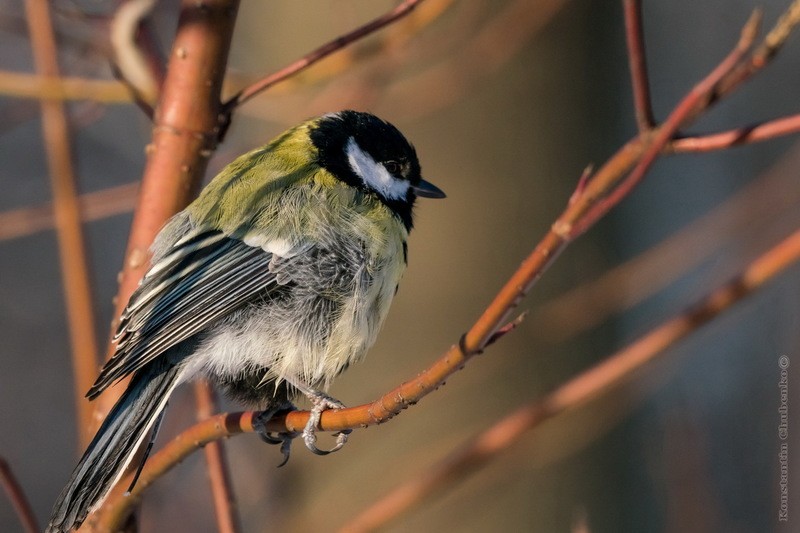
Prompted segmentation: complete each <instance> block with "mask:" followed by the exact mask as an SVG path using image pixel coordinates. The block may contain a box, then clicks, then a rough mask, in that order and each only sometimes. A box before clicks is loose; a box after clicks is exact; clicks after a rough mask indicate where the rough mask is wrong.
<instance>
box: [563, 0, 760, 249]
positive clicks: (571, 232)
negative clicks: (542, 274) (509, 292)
mask: <svg viewBox="0 0 800 533" xmlns="http://www.w3.org/2000/svg"><path fill="white" fill-rule="evenodd" d="M760 24H761V12H760V11H755V12H754V13H753V15H752V16H751V17H750V20H748V21H747V24H745V26H744V28H743V29H742V35H741V38H740V39H739V42H738V43H737V44H736V46H735V47H734V49H733V50H732V51H731V52H730V53H729V54H728V56H727V57H726V58H725V59H724V60H722V62H721V63H720V64H719V65H718V66H717V67H716V68H715V69H714V70H712V71H711V73H710V74H709V75H708V76H706V77H705V78H703V80H702V81H700V83H698V84H697V85H695V86H694V87H693V88H692V90H691V91H689V94H687V95H686V96H685V97H684V98H683V99H682V100H681V101H680V102H679V103H678V105H677V106H676V107H675V109H674V110H673V111H672V113H670V115H669V117H667V120H665V121H664V124H663V125H661V126H660V127H659V128H658V129H656V130H653V134H652V135H649V136H646V137H647V138H648V140H646V141H645V144H646V147H645V149H644V151H643V153H642V155H641V156H640V157H639V159H638V161H637V163H636V165H635V166H634V168H633V170H631V172H630V174H628V176H627V178H625V179H624V180H622V181H621V182H620V183H619V184H618V185H615V186H613V187H611V188H609V187H608V183H605V182H601V181H600V180H595V181H592V182H590V183H589V185H588V186H587V187H586V192H585V194H584V195H583V196H582V197H581V200H584V201H577V202H575V203H574V204H573V205H572V206H570V207H571V209H568V210H567V212H565V213H564V216H562V217H561V218H560V219H559V220H558V222H557V223H556V224H554V229H555V230H556V231H558V232H564V233H562V236H563V237H565V238H566V239H574V238H575V237H576V236H578V235H580V234H582V233H583V232H584V231H586V230H587V229H588V228H590V227H591V226H593V225H594V224H595V223H596V222H597V221H598V220H600V219H601V218H602V217H603V216H605V215H606V213H608V212H609V211H610V210H611V208H612V207H614V206H615V205H617V204H618V203H619V202H621V201H622V199H623V198H625V197H626V196H627V195H628V194H630V192H631V191H632V190H633V189H634V188H635V187H636V186H637V185H638V184H639V183H640V182H641V181H642V179H644V176H645V174H646V173H647V171H648V170H650V167H651V166H652V164H653V163H654V162H655V160H656V159H657V158H658V156H659V154H661V152H662V151H663V150H664V148H665V147H666V146H667V145H668V144H669V141H670V139H672V137H673V136H674V135H675V133H676V132H677V131H678V129H679V128H680V127H681V126H683V125H685V124H686V123H687V122H688V120H689V119H690V116H696V113H697V110H698V109H706V107H705V106H707V105H708V103H709V102H711V101H712V96H713V94H714V93H715V91H716V89H717V85H718V83H719V82H720V80H722V79H723V78H724V77H725V76H727V75H728V74H729V73H730V72H732V71H733V69H735V68H736V66H737V65H739V63H740V61H741V60H742V58H743V57H744V55H745V54H746V53H747V51H748V50H750V48H751V47H752V46H753V42H754V41H755V39H756V36H757V33H758V27H759V25H760ZM570 210H571V211H572V212H570ZM572 220H576V221H577V222H575V223H573V222H572Z"/></svg>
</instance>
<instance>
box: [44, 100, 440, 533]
mask: <svg viewBox="0 0 800 533" xmlns="http://www.w3.org/2000/svg"><path fill="white" fill-rule="evenodd" d="M418 196H421V197H427V198H444V196H445V195H444V193H443V192H442V191H441V190H439V189H438V188H437V187H435V186H434V185H432V184H430V183H429V182H427V181H425V180H423V179H422V177H421V175H420V165H419V162H418V160H417V156H416V152H415V150H414V147H413V146H412V145H411V144H410V143H409V142H408V141H407V140H406V139H405V137H404V136H403V135H402V134H401V133H400V132H399V131H398V130H397V129H396V128H395V127H394V126H392V125H391V124H389V123H388V122H384V121H383V120H381V119H379V118H377V117H375V116H373V115H371V114H368V113H360V112H356V111H341V112H338V113H331V114H328V115H324V116H322V117H318V118H314V119H311V120H308V121H306V122H304V123H302V124H300V125H299V126H296V127H295V128H292V129H290V130H288V131H287V132H285V133H283V134H282V135H280V136H279V137H277V138H276V139H274V140H273V141H272V142H270V143H269V144H267V145H266V146H264V147H263V148H259V149H257V150H254V151H252V152H250V153H248V154H245V155H243V156H241V157H239V158H238V159H237V160H235V161H234V162H233V163H231V164H229V165H228V166H227V167H226V168H225V169H223V170H222V172H220V174H219V175H217V177H215V178H214V180H213V181H211V183H210V184H209V185H208V186H207V187H206V188H205V189H204V190H203V191H202V193H201V194H200V196H199V197H198V198H197V199H196V200H195V201H194V202H193V203H192V204H191V205H189V206H188V207H187V208H186V209H184V210H183V211H181V212H180V213H178V214H177V215H175V216H174V217H172V219H170V220H169V221H168V222H167V224H166V225H165V226H164V228H163V229H162V230H161V232H160V233H159V234H158V236H157V237H156V240H155V242H154V244H153V247H152V254H153V255H152V263H151V267H150V270H149V271H148V272H147V273H146V274H145V276H144V278H143V280H142V282H141V284H140V286H139V288H138V289H137V290H136V292H135V293H134V294H133V295H132V296H131V299H130V301H129V302H128V305H127V307H126V309H125V311H124V312H123V314H122V317H121V318H120V323H119V328H118V330H117V333H116V336H115V339H114V341H115V343H116V351H115V354H114V356H113V357H112V358H111V359H110V360H109V361H108V362H107V363H106V365H105V366H104V367H103V369H102V371H101V373H100V376H99V377H98V378H97V381H96V382H95V384H94V385H93V386H92V388H91V389H90V390H89V392H88V393H87V397H89V398H90V399H93V398H95V397H97V396H98V395H99V394H100V393H101V392H103V391H104V390H105V389H106V388H108V387H109V386H110V385H112V384H113V383H115V382H116V381H118V380H120V379H122V378H124V377H126V376H129V375H130V376H132V378H131V381H130V384H129V385H128V387H127V390H126V391H125V392H124V394H123V395H122V397H121V398H120V399H119V401H118V402H117V403H116V405H115V406H114V408H113V409H112V410H111V412H110V413H109V414H108V417H107V418H106V419H105V421H104V422H103V424H102V426H101V427H100V429H99V430H98V432H97V435H95V437H94V439H93V440H92V442H91V444H89V447H88V449H87V450H86V452H85V453H84V455H83V457H82V458H81V460H80V462H79V463H78V466H77V467H76V468H75V470H74V471H73V473H72V477H71V478H70V480H69V483H68V484H67V486H66V487H65V488H64V490H63V491H62V492H61V495H60V496H59V498H58V501H57V502H56V504H55V506H54V508H53V512H52V515H51V518H50V523H49V526H48V528H47V531H48V532H50V533H55V532H65V531H68V530H70V529H71V528H73V527H76V526H78V525H80V524H81V523H82V522H83V520H84V519H85V518H86V516H87V514H88V513H89V512H90V511H91V510H93V509H94V508H96V507H97V506H99V505H100V504H101V503H102V501H103V500H104V498H105V497H106V495H107V493H108V491H109V490H110V489H111V487H112V486H113V485H114V484H115V483H116V482H117V481H118V480H119V479H120V478H121V476H122V474H123V472H124V471H125V470H126V468H127V467H128V466H129V463H130V462H131V460H132V458H133V456H134V454H135V452H136V450H137V449H138V448H139V447H140V446H141V445H143V444H145V442H146V440H147V439H149V442H150V443H152V440H153V439H154V433H155V432H156V431H157V427H158V423H159V421H160V418H161V415H162V412H163V411H164V408H165V407H166V405H167V400H168V399H169V397H170V394H171V393H172V391H173V390H174V389H175V387H176V386H177V385H178V384H180V383H182V382H185V381H189V380H191V379H193V378H195V377H197V376H200V377H206V378H209V379H211V380H212V381H214V382H215V383H217V384H218V385H219V386H220V387H221V388H222V389H223V390H225V391H226V392H227V393H228V394H229V395H230V396H231V397H233V398H234V399H238V400H240V401H242V402H244V403H246V404H248V405H250V406H252V407H254V408H257V409H262V410H264V411H265V412H266V413H271V412H274V411H276V410H279V409H282V408H287V407H288V406H290V405H291V404H290V403H289V402H290V400H291V399H292V398H293V397H296V396H297V395H299V394H303V395H305V396H306V397H307V398H308V399H309V400H310V401H311V403H312V404H313V406H314V407H313V409H312V413H313V416H312V418H311V420H309V425H308V426H307V427H306V430H305V431H304V439H305V441H306V444H307V446H308V447H309V448H311V449H312V451H315V452H317V453H327V452H323V451H320V450H318V449H317V448H316V446H315V445H314V440H315V437H314V427H315V426H316V424H318V421H319V414H320V413H321V412H322V411H323V410H324V409H327V408H340V407H343V406H342V404H340V403H339V402H338V401H336V400H334V399H333V398H330V397H329V396H327V395H326V394H325V393H324V392H323V391H325V390H326V389H327V387H328V386H329V385H330V383H331V381H332V380H333V378H335V377H336V376H337V375H338V374H339V373H340V372H342V371H343V370H345V369H346V368H347V367H348V366H349V365H350V364H352V363H355V362H357V361H359V360H360V359H361V358H362V357H363V356H364V354H365V352H366V351H367V349H368V348H369V347H370V346H372V344H373V343H374V342H375V338H376V335H377V334H378V330H379V329H380V327H381V324H382V323H383V321H384V319H385V318H386V314H387V312H388V310H389V304H390V303H391V301H392V298H393V296H394V294H395V292H396V291H397V286H398V283H399V281H400V277H401V275H402V273H403V270H404V269H405V266H406V261H407V245H406V239H407V237H408V233H409V231H410V230H411V227H412V209H413V207H414V201H415V199H416V198H417V197H418ZM340 442H341V439H340ZM145 455H146V453H145Z"/></svg>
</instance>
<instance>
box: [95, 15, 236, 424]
mask: <svg viewBox="0 0 800 533" xmlns="http://www.w3.org/2000/svg"><path fill="white" fill-rule="evenodd" d="M238 6H239V2H238V0H209V1H206V2H203V3H197V2H195V1H193V0H183V1H182V3H181V15H180V19H179V20H178V29H177V31H176V36H175V41H174V43H173V47H172V51H171V53H170V60H169V68H168V72H167V77H166V79H165V81H164V87H163V88H162V93H161V99H160V101H159V105H158V109H157V110H156V115H155V121H154V126H153V139H152V141H151V143H150V144H149V145H148V147H147V154H148V159H147V164H146V166H145V169H144V175H143V177H142V184H141V189H140V192H139V200H138V204H137V206H136V210H135V212H134V215H133V223H132V226H131V233H130V237H129V240H128V247H127V250H126V252H125V263H124V265H123V270H122V273H121V277H120V285H119V291H118V293H117V297H116V308H117V309H116V313H115V316H119V314H120V313H121V311H122V309H123V308H124V307H125V304H126V303H127V302H128V299H129V298H130V295H131V293H133V291H134V289H135V288H136V286H137V284H138V282H139V280H140V279H141V277H142V275H143V274H144V272H145V270H146V269H147V266H148V262H149V257H150V254H149V249H150V245H151V244H152V242H153V239H154V238H155V236H156V234H157V233H158V231H159V230H160V229H161V227H162V226H163V225H164V223H165V222H166V221H167V219H169V218H170V217H171V216H172V215H174V214H175V213H177V212H178V211H180V210H181V209H183V208H184V207H186V205H188V203H189V201H190V200H191V199H192V198H193V197H194V196H195V193H196V191H197V189H198V188H199V185H200V182H201V181H202V178H203V174H204V172H205V169H206V164H207V162H208V157H209V156H210V154H211V153H212V151H213V150H214V148H216V141H217V132H218V128H219V123H218V117H219V114H220V89H221V87H222V78H223V75H224V73H225V65H226V62H227V58H228V50H229V48H230V41H231V36H232V34H233V25H234V22H235V20H236V12H237V10H238ZM186 95H191V98H187V96H186ZM113 329H114V328H113V327H112V331H113ZM109 349H110V350H112V349H113V347H109ZM126 384H127V381H123V382H121V383H120V384H118V385H116V386H114V387H112V388H110V389H109V390H107V391H106V392H105V393H104V394H103V395H102V396H101V397H100V398H99V399H98V401H97V402H96V404H97V407H96V409H97V417H96V419H97V420H102V419H103V418H104V417H105V415H106V414H107V413H108V411H109V410H110V409H111V407H112V406H113V404H114V402H115V401H116V400H117V398H118V397H119V394H120V392H121V391H122V390H123V389H124V387H125V385H126ZM95 429H96V428H95Z"/></svg>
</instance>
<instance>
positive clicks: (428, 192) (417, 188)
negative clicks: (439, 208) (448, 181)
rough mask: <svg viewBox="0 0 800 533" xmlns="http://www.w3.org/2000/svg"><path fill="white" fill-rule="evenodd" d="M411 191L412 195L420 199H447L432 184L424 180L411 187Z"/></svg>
mask: <svg viewBox="0 0 800 533" xmlns="http://www.w3.org/2000/svg"><path fill="white" fill-rule="evenodd" d="M411 190H412V191H414V194H416V195H417V196H419V197H422V198H445V197H447V195H446V194H445V193H444V191H443V190H442V189H440V188H439V187H437V186H436V185H434V184H433V183H431V182H429V181H425V180H419V183H417V184H416V185H412V186H411Z"/></svg>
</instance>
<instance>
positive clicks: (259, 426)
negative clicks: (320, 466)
mask: <svg viewBox="0 0 800 533" xmlns="http://www.w3.org/2000/svg"><path fill="white" fill-rule="evenodd" d="M294 408H295V407H294V406H293V405H291V404H289V406H288V407H287V406H286V405H280V406H277V407H273V408H271V409H267V410H266V411H262V412H260V413H259V414H258V415H257V416H256V417H255V418H254V419H253V429H254V430H255V432H256V433H257V434H258V436H259V437H261V440H263V441H264V442H266V443H267V444H270V445H273V446H274V445H277V444H280V446H281V455H283V461H281V463H280V464H279V465H278V468H280V467H282V466H284V465H285V464H286V463H288V462H289V456H290V455H291V452H292V441H293V440H294V439H295V438H297V437H298V435H300V434H299V433H297V432H296V431H282V432H274V431H269V430H267V422H269V421H270V420H271V419H272V417H273V416H275V414H276V413H278V412H280V411H285V410H287V409H294Z"/></svg>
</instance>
